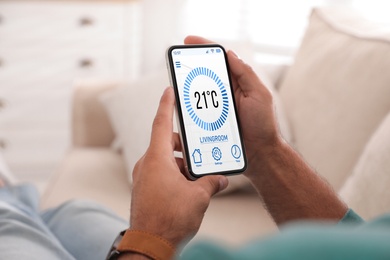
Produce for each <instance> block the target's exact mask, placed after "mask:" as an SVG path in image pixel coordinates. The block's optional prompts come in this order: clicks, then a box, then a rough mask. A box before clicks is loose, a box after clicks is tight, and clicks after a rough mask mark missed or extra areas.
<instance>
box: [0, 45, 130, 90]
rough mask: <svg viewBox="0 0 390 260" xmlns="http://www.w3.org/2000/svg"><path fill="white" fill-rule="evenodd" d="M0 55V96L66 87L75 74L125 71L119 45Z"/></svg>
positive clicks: (108, 74)
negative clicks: (5, 93)
mask: <svg viewBox="0 0 390 260" xmlns="http://www.w3.org/2000/svg"><path fill="white" fill-rule="evenodd" d="M1 59H2V61H3V62H2V66H1V67H0V96H1V95H2V94H1V93H4V92H7V93H9V94H15V95H23V93H24V92H26V93H27V92H28V91H30V92H31V93H32V92H34V91H35V89H40V90H49V89H53V88H54V89H60V88H63V87H65V88H69V87H71V85H72V84H73V81H74V80H75V79H78V78H85V77H110V78H111V77H116V78H122V77H124V73H125V71H124V63H125V62H124V59H125V57H124V55H123V51H122V50H121V49H119V48H113V49H89V50H79V49H66V50H60V49H58V50H55V49H49V50H44V49H31V50H9V51H6V52H5V53H4V54H3V56H2V57H1ZM128 73H130V72H128ZM64 84H65V86H64Z"/></svg>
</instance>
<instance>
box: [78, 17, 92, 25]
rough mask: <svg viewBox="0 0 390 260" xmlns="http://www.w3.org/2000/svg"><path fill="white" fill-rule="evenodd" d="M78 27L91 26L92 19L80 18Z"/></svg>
mask: <svg viewBox="0 0 390 260" xmlns="http://www.w3.org/2000/svg"><path fill="white" fill-rule="evenodd" d="M79 24H80V26H82V27H83V26H90V25H93V19H92V18H89V17H81V18H80V20H79Z"/></svg>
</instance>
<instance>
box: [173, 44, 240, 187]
mask: <svg viewBox="0 0 390 260" xmlns="http://www.w3.org/2000/svg"><path fill="white" fill-rule="evenodd" d="M166 60H167V67H168V71H169V76H170V77H169V78H170V80H171V84H172V86H173V88H174V90H175V96H176V117H177V119H178V129H179V134H180V138H181V143H182V149H183V159H184V163H185V167H186V171H187V174H188V176H187V177H188V178H190V179H192V180H195V179H197V178H200V177H202V176H205V175H211V174H223V175H233V174H239V173H242V172H243V171H245V169H246V166H247V160H246V154H245V148H244V143H243V140H242V136H241V130H240V124H239V121H238V118H237V109H236V105H235V101H234V95H233V88H232V81H231V76H230V72H229V65H228V62H227V56H226V51H225V49H224V48H223V47H222V46H221V45H218V44H210V45H203V44H202V45H175V46H171V47H170V48H168V50H167V53H166Z"/></svg>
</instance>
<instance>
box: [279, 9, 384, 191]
mask: <svg viewBox="0 0 390 260" xmlns="http://www.w3.org/2000/svg"><path fill="white" fill-rule="evenodd" d="M388 68H390V27H385V26H382V25H378V24H375V23H374V22H370V21H367V20H364V19H363V18H362V17H361V16H359V15H357V14H356V13H354V12H352V11H351V10H340V9H325V8H324V9H314V11H313V12H312V15H311V17H310V22H309V25H308V28H307V31H306V34H305V36H304V38H303V41H302V44H301V46H300V48H299V50H298V52H297V54H296V58H295V62H294V64H293V65H292V67H291V68H290V70H289V71H288V73H287V75H286V77H285V79H284V82H283V83H282V85H281V89H280V94H281V98H282V100H283V103H284V105H285V110H286V113H287V116H288V118H289V121H290V126H291V130H292V133H293V135H294V138H295V142H294V144H295V146H296V148H297V149H298V150H299V151H300V153H302V154H303V156H304V157H305V158H306V159H307V160H308V162H309V163H310V164H311V165H312V166H314V167H315V168H316V169H317V171H318V172H319V173H320V174H321V175H323V176H324V177H325V178H326V179H328V181H329V182H330V183H331V184H332V185H333V186H334V188H335V189H337V190H338V189H339V188H340V187H341V185H342V184H343V183H344V180H345V179H346V177H347V176H348V175H349V174H350V173H351V171H352V169H353V167H354V165H355V163H356V162H357V160H358V157H359V155H360V154H361V152H362V150H363V148H364V146H365V144H366V143H367V141H368V140H369V138H370V136H371V135H372V133H373V132H374V131H375V129H376V128H377V127H378V125H379V123H380V122H381V121H382V119H383V118H384V116H385V115H386V114H387V112H388V111H389V110H390V98H389V97H390V73H387V69H388Z"/></svg>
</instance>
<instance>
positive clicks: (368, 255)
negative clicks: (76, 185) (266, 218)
mask: <svg viewBox="0 0 390 260" xmlns="http://www.w3.org/2000/svg"><path fill="white" fill-rule="evenodd" d="M232 235H234V234H232ZM388 241H390V215H387V216H383V217H381V218H379V219H377V220H374V221H371V222H367V223H365V222H364V221H363V219H362V218H360V217H359V216H358V215H357V214H356V213H355V212H354V211H352V210H349V211H348V212H347V213H346V215H345V216H344V217H343V219H342V220H340V222H339V223H338V224H336V225H335V224H334V223H333V224H331V223H318V222H316V223H315V222H300V223H292V224H289V225H287V226H285V227H282V228H281V230H280V232H279V233H277V234H275V235H273V236H270V237H267V238H261V239H258V240H255V241H253V242H250V243H246V244H245V245H242V246H241V247H240V248H238V249H234V250H232V249H229V248H228V247H227V246H226V245H222V244H217V243H215V242H209V241H203V242H197V243H195V244H193V245H191V246H189V247H188V249H187V250H185V251H184V252H183V254H182V255H181V257H180V259H185V260H195V259H202V260H209V259H226V260H236V259H237V260H238V259H240V260H241V259H259V260H261V259H273V260H285V259H286V260H287V259H289V260H298V259H299V260H301V259H316V260H325V259H343V260H357V259H390V246H389V242H388Z"/></svg>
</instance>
